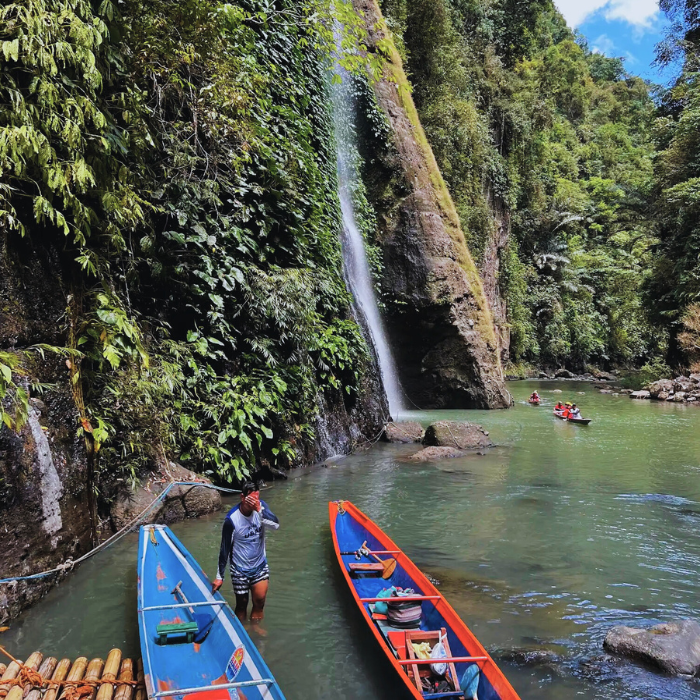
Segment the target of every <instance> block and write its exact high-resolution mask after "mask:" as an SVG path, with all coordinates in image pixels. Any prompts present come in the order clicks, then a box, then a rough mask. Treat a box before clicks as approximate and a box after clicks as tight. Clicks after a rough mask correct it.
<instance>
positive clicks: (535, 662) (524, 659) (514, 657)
mask: <svg viewBox="0 0 700 700" xmlns="http://www.w3.org/2000/svg"><path fill="white" fill-rule="evenodd" d="M493 655H494V656H497V657H498V658H499V659H500V660H501V661H506V662H507V663H511V664H515V665H517V666H530V667H532V666H548V665H550V664H557V663H560V662H561V660H562V658H561V656H560V655H559V654H557V653H556V652H555V651H552V650H551V649H542V648H532V649H497V650H494V652H493Z"/></svg>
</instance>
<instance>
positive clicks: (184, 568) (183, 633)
mask: <svg viewBox="0 0 700 700" xmlns="http://www.w3.org/2000/svg"><path fill="white" fill-rule="evenodd" d="M138 618H139V635H140V637H141V655H142V658H143V670H144V676H145V682H146V690H147V692H148V696H149V698H153V699H155V698H168V699H171V698H172V699H173V700H284V695H283V694H282V691H281V689H280V687H279V685H278V684H277V681H275V679H274V677H273V676H272V674H271V673H270V670H269V669H268V667H267V665H266V664H265V662H264V661H263V658H262V656H261V655H260V653H259V652H258V650H257V649H256V648H255V645H254V644H253V642H252V641H251V640H250V637H249V636H248V634H247V633H246V631H245V629H244V628H243V625H242V624H241V622H240V621H239V620H238V618H237V617H236V616H235V614H234V613H233V611H232V610H231V608H230V607H229V605H228V604H227V603H226V601H225V600H224V599H223V598H222V597H221V595H220V594H219V593H214V594H212V592H211V583H210V582H209V579H208V578H207V576H206V574H205V573H204V571H203V570H202V568H201V567H200V566H199V564H197V562H196V561H195V560H194V558H193V557H192V555H191V554H190V553H189V552H188V551H187V550H186V549H185V548H184V547H183V546H182V544H181V543H180V541H179V540H178V539H177V537H175V535H173V533H172V532H171V531H170V529H169V528H168V527H165V526H164V525H145V526H143V527H142V528H141V531H140V536H139V559H138Z"/></svg>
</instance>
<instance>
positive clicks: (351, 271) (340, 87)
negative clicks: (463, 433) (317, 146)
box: [331, 34, 403, 418]
mask: <svg viewBox="0 0 700 700" xmlns="http://www.w3.org/2000/svg"><path fill="white" fill-rule="evenodd" d="M336 41H337V44H338V45H339V43H340V42H339V39H338V35H337V34H336ZM335 74H336V75H337V76H338V77H339V78H340V82H335V83H334V84H333V86H332V88H331V98H332V99H331V101H332V108H333V124H334V128H335V142H336V153H337V163H338V166H337V171H338V196H339V198H340V210H341V213H342V216H343V235H342V241H341V242H342V249H343V268H344V274H345V278H346V280H347V283H348V286H349V287H350V291H351V292H352V294H353V296H354V298H355V305H356V308H357V311H358V313H359V314H361V316H362V317H363V318H364V320H365V322H366V324H367V328H368V330H369V333H370V336H371V341H372V344H373V346H374V350H375V352H376V355H377V360H378V362H379V371H380V373H381V376H382V383H383V384H384V390H385V391H386V395H387V399H388V401H389V412H390V413H391V415H392V417H393V418H397V417H398V415H399V413H401V411H402V410H403V392H402V391H401V386H400V384H399V379H398V373H397V371H396V364H395V363H394V358H393V355H392V354H391V347H390V346H389V341H388V339H387V336H386V332H385V330H384V325H383V323H382V318H381V316H380V314H379V307H378V306H377V299H376V297H375V294H374V287H373V285H372V275H371V273H370V270H369V264H368V262H367V255H366V251H365V242H364V238H363V236H362V232H361V231H360V229H359V227H358V225H357V220H356V217H355V205H354V203H353V192H355V191H356V189H357V187H358V186H359V183H360V181H359V179H358V172H357V164H358V160H359V152H358V149H357V139H356V136H355V119H354V114H355V111H354V102H353V97H352V79H351V77H350V75H349V74H348V73H347V72H346V71H345V70H344V69H343V68H342V67H341V66H340V65H339V64H338V63H336V64H335Z"/></svg>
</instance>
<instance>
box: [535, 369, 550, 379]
mask: <svg viewBox="0 0 700 700" xmlns="http://www.w3.org/2000/svg"><path fill="white" fill-rule="evenodd" d="M537 376H538V377H539V378H540V379H549V375H548V374H547V373H546V372H542V371H540V372H539V373H538V374H537Z"/></svg>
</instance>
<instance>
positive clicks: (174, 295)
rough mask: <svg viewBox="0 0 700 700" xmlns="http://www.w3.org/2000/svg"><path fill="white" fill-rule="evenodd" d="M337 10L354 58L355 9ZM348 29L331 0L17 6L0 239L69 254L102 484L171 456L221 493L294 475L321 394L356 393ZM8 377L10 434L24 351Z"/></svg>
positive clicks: (359, 354) (5, 60)
mask: <svg viewBox="0 0 700 700" xmlns="http://www.w3.org/2000/svg"><path fill="white" fill-rule="evenodd" d="M333 13H335V17H336V18H338V19H340V20H341V21H343V22H344V23H345V24H346V25H347V26H348V30H347V31H346V34H345V38H344V41H346V42H349V43H350V44H351V45H353V44H354V45H356V44H357V42H358V39H359V35H357V33H356V31H355V28H356V27H359V20H358V19H357V18H356V17H355V16H354V15H353V14H352V13H351V11H350V7H349V6H348V5H345V4H343V3H339V2H335V3H334V4H333ZM332 17H333V14H332V12H331V7H330V5H329V4H326V3H323V2H315V1H314V0H308V1H305V2H298V1H297V0H289V1H283V2H275V3H269V2H265V0H242V1H241V2H237V3H233V4H230V3H221V2H210V1H209V0H178V1H177V2H175V1H173V0H148V2H146V1H145V0H128V1H127V2H123V3H122V2H120V3H119V4H116V3H112V2H110V0H103V2H102V3H101V4H99V5H98V4H95V3H91V2H88V1H87V0H18V1H17V2H13V3H9V4H5V5H4V6H3V8H2V10H1V11H0V19H1V22H0V64H1V65H0V125H1V126H0V172H1V174H2V176H1V177H0V225H1V226H2V227H3V228H4V229H5V230H6V231H9V232H10V233H11V234H13V235H17V236H21V235H33V236H35V237H39V238H41V239H42V240H43V241H44V243H45V245H47V246H52V247H55V248H56V249H58V250H59V251H60V255H61V259H62V264H63V265H64V267H65V270H64V276H65V278H66V279H69V280H71V284H72V289H71V294H70V298H69V300H68V301H69V303H68V309H67V312H66V330H67V333H66V335H67V338H68V343H67V344H68V346H69V349H71V350H72V353H73V354H72V358H73V359H72V360H71V361H69V367H70V370H71V380H72V382H73V384H74V394H75V395H76V404H77V405H78V408H79V409H80V412H81V419H82V421H81V422H82V428H81V430H82V431H84V432H85V435H86V440H87V441H88V444H89V446H90V447H91V449H93V450H94V451H95V452H96V453H97V452H99V455H100V459H99V464H100V467H101V468H102V469H103V470H105V472H106V473H114V472H117V471H119V470H124V469H126V470H127V472H129V471H130V472H131V473H132V474H133V473H135V472H136V471H137V470H138V469H139V467H140V466H141V465H142V464H144V463H145V462H146V461H149V460H152V459H153V458H154V450H155V451H157V452H158V453H159V454H161V455H162V456H163V457H166V456H167V457H170V456H175V457H176V458H178V459H179V460H181V461H183V462H184V463H185V464H190V465H193V466H196V467H197V468H198V469H200V470H210V471H212V472H215V473H216V474H217V475H218V477H219V478H221V479H224V480H232V479H235V478H240V477H242V476H243V475H245V474H247V473H249V472H250V471H251V470H252V469H253V468H254V466H255V464H256V462H259V461H260V459H261V457H262V456H264V457H265V458H266V459H268V460H269V461H270V462H272V463H275V462H277V463H279V464H282V465H286V464H288V463H289V462H290V461H293V460H295V459H296V458H298V457H299V455H300V454H301V453H302V451H303V449H304V447H305V445H307V444H308V442H309V440H310V438H311V437H312V434H313V422H314V418H315V416H316V415H317V411H318V408H317V406H318V402H319V395H320V392H323V391H326V392H329V393H335V395H336V396H337V397H340V398H338V400H340V401H343V400H344V401H345V402H346V405H347V406H348V407H351V406H352V405H353V402H354V401H355V399H356V396H357V388H358V383H359V382H360V381H361V379H362V375H363V372H364V371H365V366H366V357H367V348H366V345H365V342H364V340H363V337H362V335H361V333H360V331H359V328H358V326H357V324H356V323H355V321H354V320H353V318H352V315H351V313H350V297H349V294H348V292H347V290H346V288H345V284H344V281H343V278H342V273H341V270H342V264H341V253H340V244H339V235H338V231H339V211H338V203H337V194H336V186H335V159H334V151H333V148H332V134H331V124H330V118H329V111H328V108H327V99H326V91H327V73H326V65H327V63H326V59H327V56H328V52H329V50H330V47H332V46H333V42H334V39H333V31H332ZM349 56H350V58H349V59H348V60H349V61H350V62H352V61H353V60H355V61H357V60H358V59H357V58H353V54H349ZM349 67H350V68H352V67H353V66H352V65H350V66H349ZM0 363H1V364H0V398H2V397H3V396H5V397H6V399H9V401H10V402H11V403H12V404H13V406H14V412H13V414H11V413H8V412H4V413H3V414H2V418H3V420H4V421H5V423H6V424H8V425H10V424H14V422H16V421H17V420H18V419H21V418H22V415H21V410H20V408H21V406H19V407H18V406H17V405H15V404H20V405H21V404H22V403H23V398H24V399H26V392H25V389H23V388H22V386H21V382H20V384H17V383H15V379H13V371H14V376H15V378H16V377H18V376H19V375H18V374H17V370H18V369H19V367H18V365H19V359H18V356H17V354H12V355H10V354H7V353H3V354H2V355H0ZM17 381H19V380H17ZM341 395H342V396H341ZM24 403H25V404H26V400H25V401H24ZM6 405H9V404H7V401H6ZM10 408H12V407H10ZM15 414H16V415H15Z"/></svg>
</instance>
